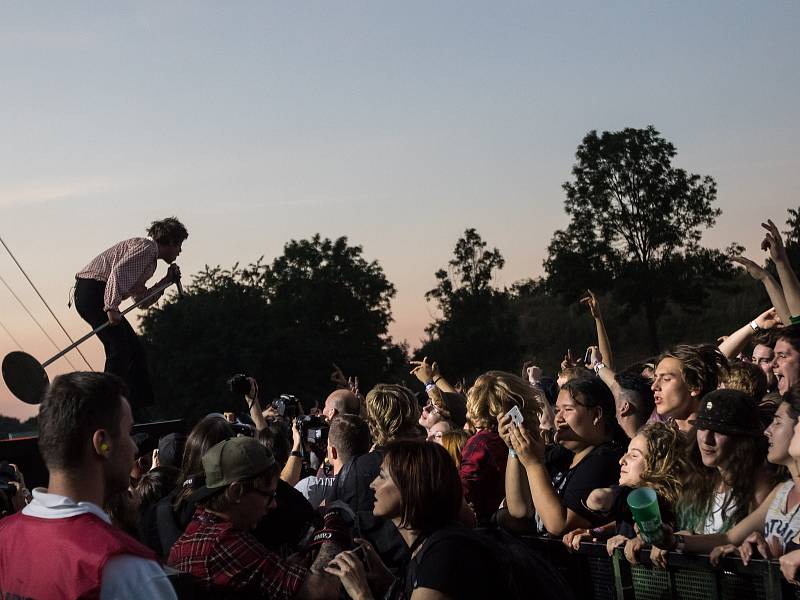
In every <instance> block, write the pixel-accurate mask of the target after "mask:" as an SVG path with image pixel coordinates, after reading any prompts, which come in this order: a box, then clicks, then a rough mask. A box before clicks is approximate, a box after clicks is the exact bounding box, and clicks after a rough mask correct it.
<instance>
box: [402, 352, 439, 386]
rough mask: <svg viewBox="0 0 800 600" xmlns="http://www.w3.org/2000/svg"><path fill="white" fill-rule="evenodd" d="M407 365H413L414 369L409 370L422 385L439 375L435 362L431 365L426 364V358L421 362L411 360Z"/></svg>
mask: <svg viewBox="0 0 800 600" xmlns="http://www.w3.org/2000/svg"><path fill="white" fill-rule="evenodd" d="M409 364H411V365H414V368H413V369H411V374H412V375H413V376H414V377H416V378H417V379H419V380H420V381H421V382H422V383H427V382H429V381H431V380H433V379H435V378H436V376H437V375H438V374H439V366H438V365H437V364H436V363H435V362H434V363H433V364H428V357H427V356H426V357H425V358H423V359H422V360H412V361H410V362H409Z"/></svg>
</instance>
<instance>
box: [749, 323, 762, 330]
mask: <svg viewBox="0 0 800 600" xmlns="http://www.w3.org/2000/svg"><path fill="white" fill-rule="evenodd" d="M750 329H752V330H753V331H758V330H760V329H761V327H759V326H758V323H756V322H755V321H750Z"/></svg>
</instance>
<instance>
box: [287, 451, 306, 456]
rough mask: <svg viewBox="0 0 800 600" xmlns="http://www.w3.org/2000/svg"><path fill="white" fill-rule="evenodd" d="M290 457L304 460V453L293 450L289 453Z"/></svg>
mask: <svg viewBox="0 0 800 600" xmlns="http://www.w3.org/2000/svg"><path fill="white" fill-rule="evenodd" d="M289 456H296V457H297V458H303V453H302V452H300V451H299V450H292V451H291V452H290V453H289Z"/></svg>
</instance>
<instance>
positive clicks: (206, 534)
mask: <svg viewBox="0 0 800 600" xmlns="http://www.w3.org/2000/svg"><path fill="white" fill-rule="evenodd" d="M167 564H169V565H170V566H172V567H174V568H176V569H178V570H179V571H184V572H186V573H191V574H192V575H194V576H195V577H197V578H198V579H200V581H201V582H202V583H203V585H204V586H207V587H208V588H209V589H213V590H216V591H223V590H224V591H236V592H241V593H242V594H252V595H253V596H258V597H264V598H276V599H277V598H280V599H284V598H285V599H288V598H291V597H293V596H294V595H295V594H296V593H297V591H298V590H299V589H300V587H301V586H302V585H303V580H304V579H305V578H306V575H307V574H308V570H307V569H306V568H304V567H302V566H300V565H296V564H293V563H290V562H288V561H285V560H282V559H281V558H280V557H279V556H278V555H277V554H275V553H273V552H270V551H269V550H267V549H266V548H265V547H264V546H263V545H262V544H261V543H260V542H259V541H258V540H257V539H256V538H255V537H254V536H253V535H252V534H251V533H249V532H246V531H236V530H235V529H233V525H232V524H231V522H230V521H225V520H223V519H221V518H219V517H217V516H215V515H212V514H210V513H207V512H205V510H204V509H202V508H198V509H197V510H196V511H195V513H194V516H193V517H192V521H191V522H190V523H189V525H188V527H186V531H185V532H184V534H183V535H182V536H181V537H179V538H178V541H177V542H175V544H174V545H173V546H172V550H171V551H170V553H169V559H167Z"/></svg>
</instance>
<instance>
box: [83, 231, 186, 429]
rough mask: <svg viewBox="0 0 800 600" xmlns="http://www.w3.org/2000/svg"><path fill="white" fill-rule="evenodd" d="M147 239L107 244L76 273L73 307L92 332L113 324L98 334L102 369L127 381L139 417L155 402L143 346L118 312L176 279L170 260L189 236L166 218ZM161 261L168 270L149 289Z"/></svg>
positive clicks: (146, 303)
mask: <svg viewBox="0 0 800 600" xmlns="http://www.w3.org/2000/svg"><path fill="white" fill-rule="evenodd" d="M147 235H148V237H146V238H131V239H129V240H124V241H122V242H119V243H118V244H115V245H113V246H111V248H109V249H108V250H106V251H105V252H103V253H102V254H100V255H99V256H97V257H95V258H94V260H92V262H90V263H89V264H88V265H86V266H85V267H84V268H83V269H81V270H80V271H79V272H78V273H77V274H76V275H75V278H76V279H77V281H76V283H75V308H77V309H78V314H79V315H80V316H81V317H82V318H83V320H84V321H86V322H87V323H89V325H91V326H92V329H95V328H97V327H99V326H100V325H102V324H103V323H105V322H106V321H108V322H109V323H111V326H110V327H106V328H104V329H103V330H101V331H99V332H98V334H97V337H99V338H100V341H101V342H102V343H103V348H105V351H106V365H105V371H106V372H107V373H114V374H115V375H119V376H120V377H121V378H122V379H123V380H125V383H127V384H128V387H129V388H130V398H129V400H130V403H131V407H132V408H134V410H135V412H138V413H139V414H141V408H142V407H144V406H150V405H151V404H152V403H153V389H152V387H151V385H150V376H149V374H148V371H147V357H146V355H145V351H144V347H143V346H142V343H141V342H140V341H139V337H138V336H137V335H136V333H135V332H134V331H133V327H131V325H130V323H128V321H127V319H125V317H123V316H122V315H121V314H120V310H119V305H120V303H121V302H122V301H123V300H125V299H127V298H133V300H134V301H135V302H138V301H140V300H141V299H143V298H145V297H147V296H148V295H149V294H150V293H151V292H152V290H153V289H154V288H156V287H158V286H160V285H161V284H164V283H167V282H169V281H177V280H178V279H179V278H180V269H179V268H178V265H176V264H174V261H175V259H176V258H178V255H179V254H180V253H181V245H182V244H183V241H184V240H185V239H186V238H187V237H189V233H188V232H187V231H186V228H185V227H184V226H183V224H182V223H181V222H180V221H178V219H176V218H174V217H170V218H168V219H164V220H162V221H154V222H153V223H152V224H151V225H150V228H149V229H148V230H147ZM159 258H160V259H161V260H163V261H164V262H166V263H167V264H169V265H170V267H169V269H168V271H167V274H166V276H165V277H164V278H163V279H162V280H161V281H159V282H158V283H156V284H155V285H154V286H152V287H151V288H148V287H147V286H146V283H147V280H148V279H150V278H151V277H152V276H153V273H155V271H156V262H157V261H158V259H159ZM160 297H161V293H158V294H156V295H155V296H153V298H151V299H149V300H148V301H147V302H145V303H144V304H142V305H141V306H142V307H143V308H146V307H148V306H150V305H151V304H153V303H155V302H156V301H158V299H159V298H160ZM137 409H138V410H137Z"/></svg>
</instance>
